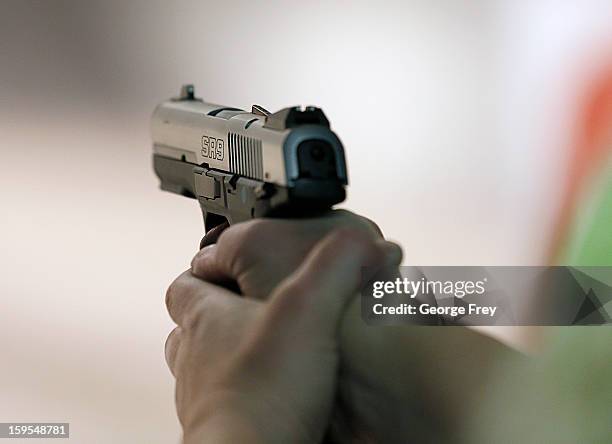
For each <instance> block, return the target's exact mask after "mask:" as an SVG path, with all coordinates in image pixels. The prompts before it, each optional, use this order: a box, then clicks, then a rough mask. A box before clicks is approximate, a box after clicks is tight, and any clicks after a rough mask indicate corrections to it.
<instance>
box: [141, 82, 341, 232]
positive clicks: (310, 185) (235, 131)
mask: <svg viewBox="0 0 612 444" xmlns="http://www.w3.org/2000/svg"><path fill="white" fill-rule="evenodd" d="M151 127H152V139H153V166H154V170H155V173H156V175H157V176H158V177H159V180H160V187H161V189H162V190H165V191H171V192H173V193H177V194H181V195H183V196H187V197H191V198H195V199H197V200H198V202H199V203H200V208H201V209H202V216H203V219H204V227H205V230H206V231H209V230H210V229H212V228H214V227H215V226H217V225H220V224H222V223H225V222H227V223H229V224H230V225H231V224H234V223H238V222H242V221H246V220H249V219H252V218H257V217H294V216H297V217H299V216H314V215H316V214H318V213H320V212H324V211H326V210H329V209H330V208H331V207H332V206H333V205H334V204H337V203H339V202H342V201H343V200H344V198H345V195H346V192H345V187H346V186H347V185H348V178H347V169H346V161H345V157H344V148H343V146H342V143H341V142H340V140H339V139H338V137H337V136H336V134H335V133H334V132H333V131H332V130H331V129H330V125H329V121H328V120H327V118H326V117H325V114H323V111H322V110H321V109H320V108H316V107H313V106H307V107H299V106H294V107H289V108H284V109H281V110H280V111H278V112H275V113H270V112H268V111H266V110H265V109H264V108H263V107H261V106H259V105H253V106H252V108H251V111H250V112H248V111H244V110H242V109H239V108H233V107H229V106H223V105H216V104H213V103H208V102H205V101H204V100H202V99H200V98H197V97H196V96H195V90H194V87H193V85H184V86H183V87H182V88H181V92H180V95H179V96H178V97H175V98H172V99H170V100H167V101H164V102H162V103H161V104H160V105H158V106H157V108H156V109H155V111H154V112H153V116H152V122H151Z"/></svg>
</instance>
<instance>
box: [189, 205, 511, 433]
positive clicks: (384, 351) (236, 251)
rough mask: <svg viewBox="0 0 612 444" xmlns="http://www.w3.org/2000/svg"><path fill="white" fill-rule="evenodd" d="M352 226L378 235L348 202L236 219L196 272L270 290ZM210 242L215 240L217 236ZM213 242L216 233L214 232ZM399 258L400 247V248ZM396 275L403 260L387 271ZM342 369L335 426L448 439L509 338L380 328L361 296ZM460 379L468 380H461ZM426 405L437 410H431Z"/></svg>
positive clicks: (344, 332) (247, 292)
mask: <svg viewBox="0 0 612 444" xmlns="http://www.w3.org/2000/svg"><path fill="white" fill-rule="evenodd" d="M341 226H351V227H353V228H355V229H358V230H360V231H361V232H362V233H364V234H365V235H367V236H370V237H371V238H373V239H381V233H380V230H379V229H378V227H376V226H375V225H374V224H373V223H372V222H371V221H369V220H367V219H364V218H361V217H359V216H357V215H354V214H352V213H349V212H346V211H339V212H332V213H331V214H330V215H329V216H327V217H322V218H317V219H306V220H303V219H302V220H280V219H261V220H255V221H251V222H247V223H243V224H239V225H236V226H232V227H231V228H230V229H228V230H226V231H224V232H223V234H221V235H220V236H219V234H220V233H221V231H218V232H217V233H213V237H218V243H217V244H216V245H209V246H207V247H205V248H204V249H202V250H201V251H200V252H199V253H198V254H197V255H196V257H195V258H194V260H193V261H192V272H193V273H194V275H196V276H198V277H201V278H202V279H206V280H208V281H211V282H216V283H219V284H223V285H227V286H228V287H230V288H233V287H236V286H238V287H239V288H240V290H241V292H242V294H243V295H244V296H245V297H246V298H247V299H248V298H254V299H258V300H261V299H265V298H266V297H267V295H268V294H269V293H270V291H271V289H273V288H274V287H275V286H276V285H278V283H279V282H280V281H281V280H282V279H283V278H284V277H285V276H286V275H287V274H289V273H291V272H292V271H293V270H294V269H295V268H296V267H297V266H298V264H299V263H300V261H301V259H302V258H303V257H304V255H306V254H307V253H308V252H309V251H310V250H311V249H312V247H313V245H315V244H316V242H317V240H318V239H320V238H321V237H323V236H325V235H326V233H329V232H330V231H332V230H334V229H335V228H338V227H341ZM209 241H210V239H209ZM213 241H214V239H213ZM395 254H397V257H398V259H397V262H398V263H399V261H400V257H401V251H400V250H399V248H397V247H396V252H395ZM384 272H385V273H386V274H387V276H388V277H391V276H393V275H394V273H396V272H397V268H396V267H395V268H393V267H392V268H388V269H387V270H384ZM340 345H341V357H342V368H341V372H340V381H339V396H338V398H337V402H336V405H335V410H334V420H333V421H332V424H331V427H332V435H333V436H334V438H335V439H336V440H340V441H346V442H366V441H367V442H404V441H405V439H406V437H407V436H412V437H418V438H421V439H423V438H426V439H442V440H443V439H444V436H445V434H447V433H452V432H450V430H452V429H454V428H456V427H457V424H458V423H460V422H461V420H460V418H461V414H462V412H463V411H465V409H466V406H468V405H469V404H470V403H471V402H473V400H474V399H478V393H479V390H480V387H482V386H483V385H484V384H483V382H484V381H485V380H486V378H487V377H488V374H489V373H490V369H491V368H493V367H494V365H493V364H494V362H495V361H496V359H497V356H498V354H499V353H503V351H504V350H503V349H504V348H503V347H501V346H500V344H498V343H496V342H495V341H493V340H491V339H490V338H487V337H485V336H483V335H480V334H478V333H477V332H474V331H472V330H469V329H466V328H452V327H444V328H439V327H433V328H428V327H422V326H419V327H412V328H411V327H409V326H406V327H397V328H373V327H369V326H367V325H366V324H365V323H364V322H363V321H362V319H361V316H360V304H359V301H358V300H353V302H352V303H351V304H350V306H349V308H348V310H347V311H346V314H345V315H344V316H343V319H342V324H341V336H340ZM458 380H461V383H459V382H458ZM428 412H435V414H433V413H428Z"/></svg>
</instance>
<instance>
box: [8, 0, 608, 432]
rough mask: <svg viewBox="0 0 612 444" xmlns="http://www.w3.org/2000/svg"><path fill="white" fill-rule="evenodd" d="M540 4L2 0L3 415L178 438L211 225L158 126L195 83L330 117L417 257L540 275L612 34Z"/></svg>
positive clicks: (359, 184)
mask: <svg viewBox="0 0 612 444" xmlns="http://www.w3.org/2000/svg"><path fill="white" fill-rule="evenodd" d="M536 3H537V4H538V5H539V6H537V7H536V6H524V7H521V6H517V5H516V2H511V1H508V2H501V1H497V2H491V1H485V0H482V1H473V2H467V4H466V3H465V2H455V1H438V2H429V1H420V2H419V1H410V2H397V3H392V2H389V3H387V4H384V5H381V4H378V3H376V4H377V5H378V6H376V7H374V6H373V5H374V4H375V3H374V2H353V1H351V2H348V1H347V2H343V1H335V2H276V1H266V2H259V3H257V2H252V1H242V0H238V1H234V2H195V1H194V2H184V1H183V2H144V1H130V2H120V1H114V2H102V1H99V2H98V1H96V2H77V1H74V2H67V1H65V2H59V1H58V2H26V1H4V2H2V4H0V154H1V157H0V202H1V203H2V211H1V212H0V217H1V223H0V226H1V231H0V245H1V247H0V279H1V281H0V422H1V421H69V422H71V423H72V427H71V433H72V436H73V442H79V443H80V442H83V443H85V442H86V443H95V442H100V443H108V442H113V443H121V442H126V443H128V442H130V443H131V442H147V443H156V442H159V443H162V442H163V443H167V442H173V441H175V440H176V439H177V437H178V424H177V421H176V419H175V415H174V411H173V405H172V401H173V393H172V380H171V377H170V374H169V372H168V371H167V370H166V368H165V364H164V362H163V343H164V339H165V337H166V335H167V333H168V332H169V331H170V329H171V328H172V325H171V322H170V320H169V318H168V316H167V315H166V313H165V309H164V303H163V295H164V291H165V288H166V287H167V285H168V284H169V283H170V282H171V280H172V279H173V277H174V276H175V275H177V274H178V273H179V272H180V271H182V270H183V269H185V268H186V267H187V266H188V264H189V261H190V259H191V256H192V255H193V254H194V252H195V248H196V246H197V244H198V241H199V238H200V236H201V235H202V223H201V220H200V219H199V218H200V215H199V213H198V208H197V205H196V203H195V202H194V201H191V200H188V199H182V198H179V197H177V196H174V195H170V194H166V193H162V192H160V191H158V189H157V182H156V179H155V177H154V175H153V173H152V171H151V165H150V163H151V162H150V151H151V147H150V140H149V133H148V118H149V115H150V113H151V111H152V110H153V107H154V106H155V104H156V102H158V101H160V100H162V99H164V98H167V97H169V96H171V95H174V94H175V93H176V91H177V89H178V87H179V86H180V84H181V83H184V82H194V83H196V86H197V88H198V92H199V94H200V95H202V96H204V97H206V98H207V99H209V100H210V101H213V102H218V103H227V104H228V105H234V106H242V107H248V106H250V104H252V103H260V104H262V105H264V106H265V107H266V108H268V109H271V110H275V109H278V108H280V107H283V106H287V105H291V104H297V103H303V104H310V103H312V104H317V105H320V106H322V107H323V108H324V110H325V111H326V113H327V115H328V117H329V118H330V120H331V122H332V125H333V127H334V128H335V130H336V131H337V133H338V134H339V135H340V137H341V138H342V140H343V142H344V144H345V147H346V150H347V156H348V164H349V173H350V180H351V187H350V190H349V199H348V201H347V203H346V206H347V207H348V208H351V209H354V210H355V211H359V212H362V213H365V214H367V215H368V216H369V217H371V218H373V219H375V220H377V221H378V222H379V224H380V225H381V226H382V228H383V230H384V232H385V233H386V234H387V235H388V236H389V237H391V238H393V239H396V240H399V241H400V242H401V243H402V245H403V246H404V249H405V252H406V254H405V256H406V263H411V264H445V265H449V264H461V263H469V264H508V265H510V264H528V263H539V262H542V261H543V258H544V250H545V247H546V243H547V239H548V237H547V236H548V233H549V231H550V224H551V221H552V218H553V215H554V211H555V209H556V205H557V201H558V188H559V186H558V184H559V181H560V177H561V176H562V174H563V171H564V167H565V164H564V159H565V154H564V153H565V151H564V150H565V148H566V145H567V143H568V142H567V141H568V139H569V138H570V136H571V125H569V122H571V121H572V116H573V114H572V113H573V111H572V110H573V108H572V103H574V102H573V101H574V100H575V95H576V94H575V93H574V91H575V90H576V89H577V88H578V86H577V85H578V84H579V79H580V78H581V77H580V76H581V70H579V69H576V66H577V65H576V61H581V63H582V64H580V65H579V66H581V67H582V66H586V67H587V68H588V67H589V66H591V65H590V64H588V63H587V64H584V63H583V62H585V61H586V60H584V54H586V53H588V51H587V49H589V50H590V48H592V47H593V45H594V43H593V42H597V41H599V42H601V41H605V40H606V39H610V35H609V34H610V33H609V31H607V28H606V26H604V25H605V24H606V23H608V24H609V22H610V20H609V18H610V7H609V6H606V4H605V2H600V3H595V2H593V5H592V6H591V7H590V8H587V7H584V8H581V9H580V10H578V9H576V8H574V9H572V7H570V6H565V7H559V6H555V5H554V4H553V3H551V2H539V3H538V2H533V3H532V5H533V4H536ZM577 3H580V4H581V5H582V4H583V2H577ZM551 9H554V10H555V11H557V12H558V14H553V15H552V17H551V15H550V14H549V13H548V12H549V11H550V10H551ZM580 11H583V12H580ZM584 11H586V12H584ZM568 23H569V25H568ZM611 40H612V39H611ZM589 60H590V59H589ZM585 69H586V68H585Z"/></svg>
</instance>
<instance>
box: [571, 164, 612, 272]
mask: <svg viewBox="0 0 612 444" xmlns="http://www.w3.org/2000/svg"><path fill="white" fill-rule="evenodd" d="M609 165H610V167H609V168H606V169H605V171H604V172H603V174H602V175H601V177H600V178H599V180H598V181H597V182H598V183H595V184H594V186H593V187H592V189H594V191H593V192H592V193H591V195H590V196H589V198H587V199H586V202H585V203H584V205H583V207H582V208H580V211H579V212H578V214H577V215H576V219H575V221H574V223H573V226H572V229H571V232H570V236H569V243H568V246H567V250H566V253H565V254H564V255H563V258H564V260H563V261H562V263H564V264H568V265H576V266H597V265H611V266H612V162H610V163H609Z"/></svg>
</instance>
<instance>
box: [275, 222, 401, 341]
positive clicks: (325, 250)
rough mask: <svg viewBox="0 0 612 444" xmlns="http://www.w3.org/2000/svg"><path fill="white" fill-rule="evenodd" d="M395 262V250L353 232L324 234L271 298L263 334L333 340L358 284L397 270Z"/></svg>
mask: <svg viewBox="0 0 612 444" xmlns="http://www.w3.org/2000/svg"><path fill="white" fill-rule="evenodd" d="M401 258H402V252H401V249H400V247H399V246H398V245H396V244H393V243H391V242H386V241H383V240H373V239H372V238H371V236H368V235H365V234H364V233H361V232H358V231H356V230H351V229H342V230H338V231H336V232H333V233H331V234H329V235H328V236H326V237H325V238H324V239H323V240H322V241H320V242H319V243H318V244H317V245H316V246H315V247H314V248H313V250H312V251H311V253H310V254H309V255H308V256H307V258H306V259H305V261H304V262H303V263H302V265H301V266H300V267H299V268H298V270H297V271H296V272H295V273H293V274H292V275H291V276H290V277H289V278H287V279H286V280H285V281H283V282H282V283H281V284H280V285H279V287H277V290H276V291H275V292H274V293H273V295H272V298H271V300H270V307H269V312H268V313H269V318H268V319H267V322H269V324H268V327H271V328H269V329H268V331H270V332H276V333H278V331H279V329H282V328H285V329H289V331H292V332H293V333H294V334H296V335H298V336H303V335H312V334H313V333H315V332H316V334H320V333H323V334H324V335H333V334H335V332H336V330H337V326H338V323H339V320H340V318H341V317H342V314H343V313H344V310H345V308H346V306H347V305H348V302H349V301H350V300H352V298H353V297H354V296H355V295H356V294H357V293H358V292H359V290H360V289H361V286H362V284H363V283H365V282H367V280H369V279H371V278H372V277H373V276H374V274H375V273H376V272H377V271H378V270H380V269H382V268H385V267H396V266H398V265H399V263H400V261H401ZM366 267H367V268H366ZM363 272H366V273H368V275H366V276H364V275H362V273H363ZM285 331H287V330H285ZM292 336H293V335H292ZM303 337H307V336H303Z"/></svg>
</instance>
